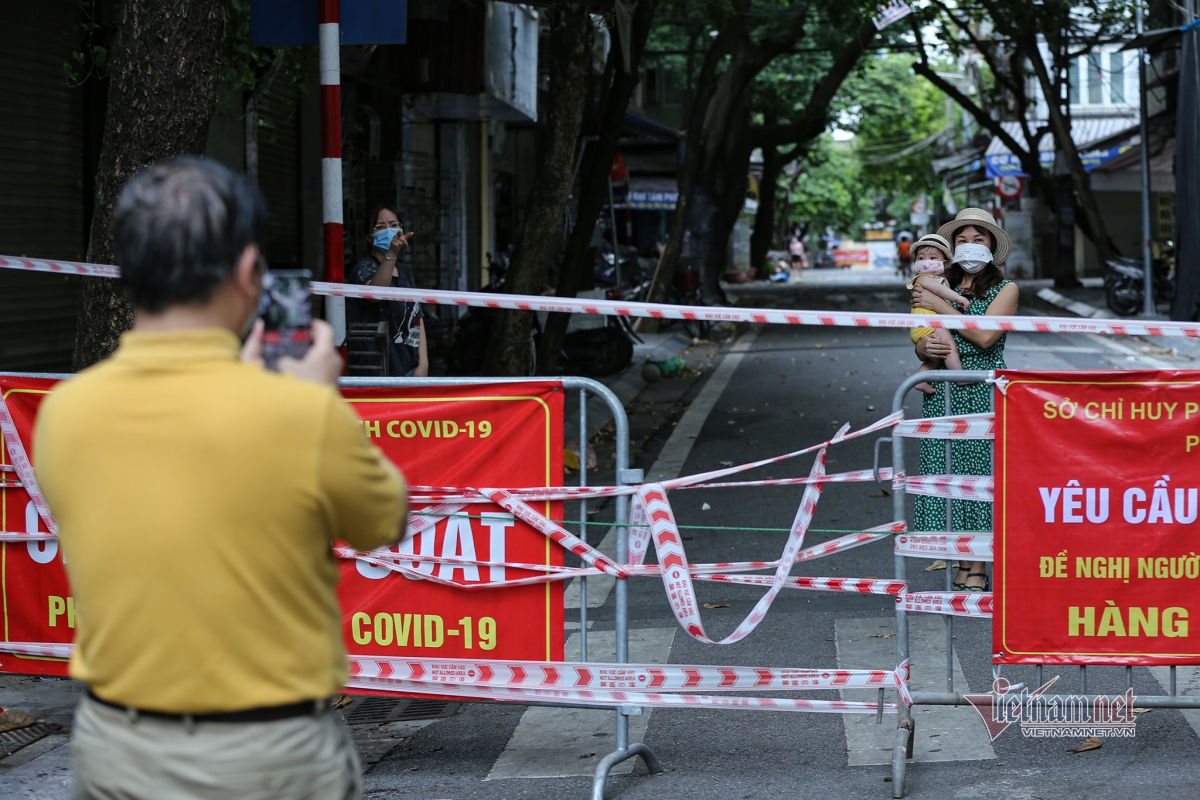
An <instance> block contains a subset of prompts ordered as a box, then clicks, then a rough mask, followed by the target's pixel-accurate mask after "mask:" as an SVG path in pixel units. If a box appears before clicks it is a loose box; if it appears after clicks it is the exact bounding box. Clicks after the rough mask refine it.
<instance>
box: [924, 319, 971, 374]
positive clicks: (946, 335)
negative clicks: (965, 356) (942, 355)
mask: <svg viewBox="0 0 1200 800" xmlns="http://www.w3.org/2000/svg"><path fill="white" fill-rule="evenodd" d="M930 336H936V337H938V340H939V341H942V342H945V343H946V344H948V345H950V354H949V355H947V356H946V359H945V361H946V369H953V370H961V369H962V368H963V365H962V359H961V358H959V356H958V347H957V346H956V345H955V344H954V337H953V336H951V335H950V331H948V330H946V329H945V328H938V329H937V330H935V331H934V332H933V333H931V334H930Z"/></svg>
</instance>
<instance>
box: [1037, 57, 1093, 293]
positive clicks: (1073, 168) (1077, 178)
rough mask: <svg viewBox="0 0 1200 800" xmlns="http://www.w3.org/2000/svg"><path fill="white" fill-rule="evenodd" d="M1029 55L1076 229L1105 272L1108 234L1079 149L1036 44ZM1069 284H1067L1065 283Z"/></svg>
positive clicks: (1073, 279) (1072, 277)
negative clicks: (1074, 205) (1071, 197)
mask: <svg viewBox="0 0 1200 800" xmlns="http://www.w3.org/2000/svg"><path fill="white" fill-rule="evenodd" d="M1025 50H1026V52H1027V53H1028V54H1029V63H1030V64H1032V65H1033V73H1034V75H1036V76H1037V80H1038V84H1039V85H1040V86H1041V87H1042V95H1043V96H1044V97H1045V98H1046V108H1047V110H1048V112H1049V122H1050V130H1051V131H1053V132H1054V142H1055V144H1056V145H1057V147H1056V150H1057V152H1058V153H1062V154H1063V156H1064V157H1065V158H1066V161H1067V171H1068V172H1069V173H1070V175H1071V185H1072V186H1073V187H1074V189H1075V199H1076V201H1077V202H1078V203H1079V207H1080V209H1081V210H1082V211H1083V216H1084V221H1085V222H1086V225H1083V226H1080V227H1082V228H1083V230H1084V232H1085V233H1086V234H1087V235H1088V238H1090V239H1091V240H1092V245H1093V246H1095V248H1096V257H1097V258H1098V259H1099V260H1100V269H1101V271H1107V269H1108V267H1107V262H1108V259H1109V257H1110V256H1111V255H1112V248H1111V243H1110V241H1109V238H1108V231H1107V229H1105V227H1104V220H1103V219H1102V218H1101V216H1100V207H1099V206H1098V205H1097V204H1096V195H1094V194H1093V193H1092V183H1091V179H1090V178H1089V177H1088V174H1087V170H1085V169H1084V168H1083V159H1081V158H1080V157H1079V148H1078V147H1076V146H1075V140H1074V139H1073V138H1071V119H1070V117H1069V116H1068V115H1067V113H1064V111H1063V106H1062V104H1061V98H1055V89H1056V87H1055V86H1054V82H1053V81H1052V80H1051V79H1050V72H1049V70H1047V69H1046V61H1045V59H1043V58H1042V54H1041V51H1040V50H1038V48H1037V46H1036V43H1034V44H1033V45H1032V46H1029V47H1026V48H1025ZM1069 283H1077V281H1076V280H1075V275H1074V265H1072V269H1071V280H1070V282H1069ZM1055 285H1059V280H1058V270H1057V269H1056V270H1055ZM1068 285H1069V284H1068Z"/></svg>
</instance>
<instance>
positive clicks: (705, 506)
mask: <svg viewBox="0 0 1200 800" xmlns="http://www.w3.org/2000/svg"><path fill="white" fill-rule="evenodd" d="M710 508H712V506H710V505H709V504H708V503H705V504H704V505H702V506H700V510H701V511H708V510H709V509H710Z"/></svg>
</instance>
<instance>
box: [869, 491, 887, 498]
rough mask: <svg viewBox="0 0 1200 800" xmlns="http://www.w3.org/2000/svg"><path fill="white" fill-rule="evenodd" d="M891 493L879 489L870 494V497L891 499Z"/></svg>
mask: <svg viewBox="0 0 1200 800" xmlns="http://www.w3.org/2000/svg"><path fill="white" fill-rule="evenodd" d="M891 496H892V493H891V492H889V491H888V490H887V489H880V490H879V491H878V492H872V493H871V494H870V497H891Z"/></svg>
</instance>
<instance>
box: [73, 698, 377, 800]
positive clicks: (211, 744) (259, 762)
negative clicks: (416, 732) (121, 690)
mask: <svg viewBox="0 0 1200 800" xmlns="http://www.w3.org/2000/svg"><path fill="white" fill-rule="evenodd" d="M71 755H72V758H73V773H74V781H73V789H72V795H71V796H72V798H73V800H231V798H239V800H359V798H361V796H362V776H361V772H360V770H359V763H358V756H357V754H356V753H355V751H354V745H353V742H352V741H351V739H350V732H349V731H348V730H347V729H346V726H345V725H344V724H343V723H342V722H341V720H340V719H338V718H337V717H336V716H335V715H333V714H331V713H321V714H314V715H313V716H305V717H296V718H294V719H286V720H281V721H279V722H204V723H194V724H189V723H187V722H184V721H178V722H177V721H174V720H168V719H155V718H154V717H146V716H135V715H133V714H126V713H125V712H123V711H121V710H119V709H115V708H110V707H108V706H105V705H102V704H101V703H97V702H95V701H94V700H91V699H90V698H87V697H85V698H84V699H83V701H82V702H81V703H80V704H79V709H78V711H77V712H76V714H75V732H74V740H73V742H72V744H71Z"/></svg>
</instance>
